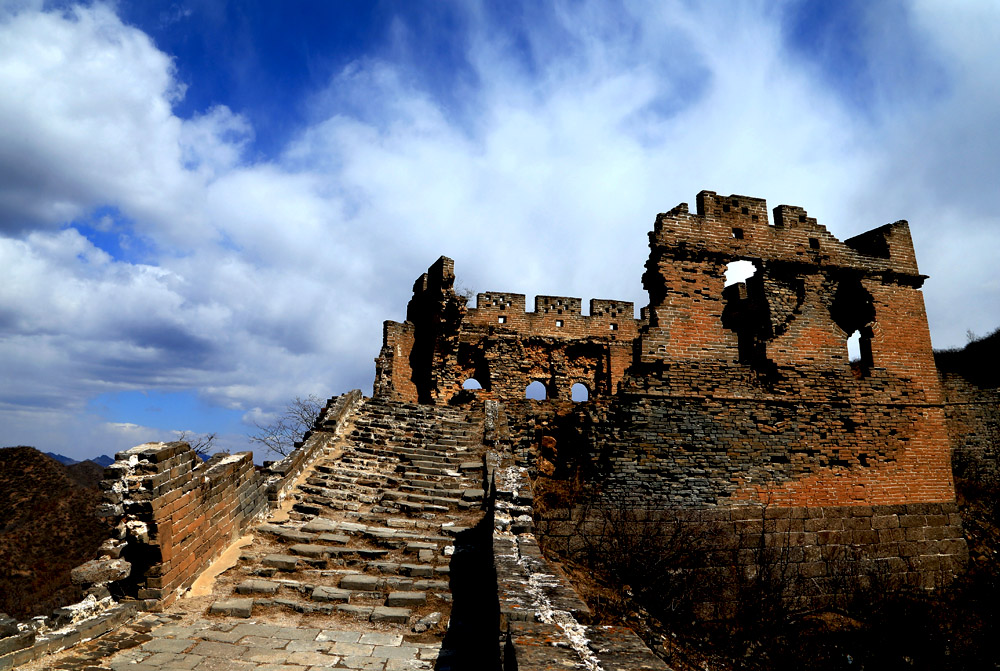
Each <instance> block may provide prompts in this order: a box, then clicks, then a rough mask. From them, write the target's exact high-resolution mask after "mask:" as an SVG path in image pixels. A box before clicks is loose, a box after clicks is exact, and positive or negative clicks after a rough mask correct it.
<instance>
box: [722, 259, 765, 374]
mask: <svg viewBox="0 0 1000 671" xmlns="http://www.w3.org/2000/svg"><path fill="white" fill-rule="evenodd" d="M757 270H758V268H757V265H756V264H754V263H753V262H752V261H749V260H747V259H740V260H739V261H732V262H731V263H729V264H727V265H726V285H725V287H724V288H723V290H722V298H723V301H724V302H725V306H724V308H723V310H722V325H723V326H724V327H725V328H727V329H730V330H732V331H735V332H736V335H737V337H738V339H737V346H738V350H739V351H738V358H739V362H740V363H743V364H748V365H750V366H752V367H753V368H754V369H756V370H759V371H765V370H767V369H768V367H769V366H770V365H771V364H770V362H769V360H768V358H767V346H766V342H767V340H768V339H770V338H772V337H773V336H774V332H773V329H772V326H771V317H770V307H769V306H768V303H767V298H766V297H765V295H764V282H763V277H762V273H758V272H757Z"/></svg>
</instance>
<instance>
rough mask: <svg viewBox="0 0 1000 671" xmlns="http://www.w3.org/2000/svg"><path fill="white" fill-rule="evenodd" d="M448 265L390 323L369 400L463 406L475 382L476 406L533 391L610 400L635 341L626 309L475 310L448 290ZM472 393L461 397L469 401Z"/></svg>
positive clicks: (611, 305) (492, 303) (419, 285)
mask: <svg viewBox="0 0 1000 671" xmlns="http://www.w3.org/2000/svg"><path fill="white" fill-rule="evenodd" d="M454 278H455V276H454V262H453V261H452V260H451V259H448V258H446V257H441V258H440V259H438V261H437V262H436V263H435V264H434V265H432V266H431V267H430V268H429V269H428V271H427V273H425V274H423V275H422V276H421V277H420V278H419V279H418V280H417V281H416V283H415V284H414V290H413V291H414V293H413V298H412V300H411V301H410V303H409V306H408V307H407V320H406V321H405V322H403V323H399V322H392V321H387V322H385V325H384V330H383V344H382V350H381V352H380V353H379V357H378V358H377V359H376V362H375V363H376V374H375V390H374V393H375V396H376V397H384V398H391V399H395V400H403V401H409V402H423V403H448V402H451V401H452V399H456V400H461V399H462V398H463V388H467V387H468V386H469V383H470V382H471V381H474V384H472V385H471V386H472V388H475V389H477V391H476V392H475V396H476V397H478V398H480V399H492V400H501V401H510V400H518V399H523V398H524V396H525V389H526V388H527V386H528V385H529V384H531V383H532V382H539V383H541V384H542V385H543V386H544V389H545V395H546V397H548V398H551V399H564V400H569V398H570V396H571V392H572V389H573V386H574V385H583V387H585V388H586V391H587V395H588V396H590V397H593V396H610V395H612V394H614V393H615V391H616V390H617V388H618V384H619V382H620V381H621V379H622V377H623V376H624V374H625V370H626V369H627V368H628V366H629V365H630V364H631V361H632V348H633V341H634V340H635V338H636V336H637V335H638V332H639V326H640V325H641V324H642V322H641V321H640V320H637V319H636V318H635V308H634V305H633V304H632V303H631V302H628V301H617V300H607V299H593V300H591V301H590V314H589V315H583V314H582V301H581V300H580V299H579V298H573V297H570V296H541V295H540V296H536V297H535V304H534V311H533V312H528V311H526V299H525V296H524V294H513V293H507V292H486V293H480V294H478V296H477V299H476V307H472V308H470V307H468V306H466V305H465V299H464V298H462V297H459V296H458V295H457V294H456V293H455V291H454V288H453V286H454ZM468 393H469V392H466V394H465V395H466V396H467V395H468Z"/></svg>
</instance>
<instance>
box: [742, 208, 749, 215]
mask: <svg viewBox="0 0 1000 671" xmlns="http://www.w3.org/2000/svg"><path fill="white" fill-rule="evenodd" d="M740 212H742V213H743V214H750V210H749V209H747V208H745V207H741V208H740Z"/></svg>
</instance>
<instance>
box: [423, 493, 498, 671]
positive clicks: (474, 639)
mask: <svg viewBox="0 0 1000 671" xmlns="http://www.w3.org/2000/svg"><path fill="white" fill-rule="evenodd" d="M449 575H450V579H451V593H452V599H453V603H452V609H451V622H450V624H449V626H448V633H447V634H446V635H445V637H444V641H443V642H442V644H441V654H440V656H439V657H438V661H437V665H436V666H435V667H434V668H435V669H437V671H457V670H458V669H477V670H481V671H500V643H499V630H500V601H499V598H498V596H497V573H496V568H495V567H494V565H493V511H492V506H491V507H490V510H489V511H487V513H486V514H485V515H484V516H483V519H481V520H480V521H479V523H478V524H476V526H474V527H472V528H471V529H467V530H466V531H462V532H461V533H459V534H458V535H457V536H456V537H455V554H454V555H453V556H452V558H451V568H450V573H449Z"/></svg>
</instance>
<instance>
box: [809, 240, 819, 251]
mask: <svg viewBox="0 0 1000 671" xmlns="http://www.w3.org/2000/svg"><path fill="white" fill-rule="evenodd" d="M809 249H819V239H817V238H809Z"/></svg>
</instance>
